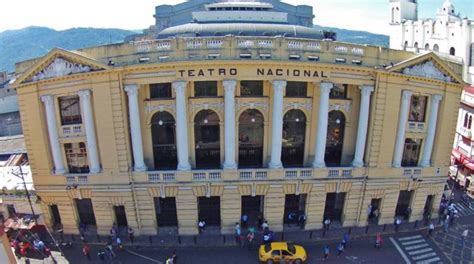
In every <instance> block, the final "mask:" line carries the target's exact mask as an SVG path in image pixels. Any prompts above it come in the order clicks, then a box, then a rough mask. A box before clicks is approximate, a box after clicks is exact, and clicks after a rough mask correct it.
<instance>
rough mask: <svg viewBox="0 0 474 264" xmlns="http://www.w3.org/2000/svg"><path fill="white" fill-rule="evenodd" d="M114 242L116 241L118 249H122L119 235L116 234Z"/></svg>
mask: <svg viewBox="0 0 474 264" xmlns="http://www.w3.org/2000/svg"><path fill="white" fill-rule="evenodd" d="M116 242H117V248H118V250H120V251H122V250H123V245H122V239H120V237H119V236H117V239H116Z"/></svg>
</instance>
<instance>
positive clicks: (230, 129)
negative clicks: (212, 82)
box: [223, 80, 237, 169]
mask: <svg viewBox="0 0 474 264" xmlns="http://www.w3.org/2000/svg"><path fill="white" fill-rule="evenodd" d="M223 84H224V90H225V95H224V100H225V121H224V131H225V135H224V140H225V141H224V142H225V148H224V150H225V154H224V157H225V161H224V169H237V163H236V162H235V97H234V95H235V86H236V85H237V81H236V80H224V81H223Z"/></svg>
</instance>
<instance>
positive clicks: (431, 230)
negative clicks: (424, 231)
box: [428, 222, 435, 237]
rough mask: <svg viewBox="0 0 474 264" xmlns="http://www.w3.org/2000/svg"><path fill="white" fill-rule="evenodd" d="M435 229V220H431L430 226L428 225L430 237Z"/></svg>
mask: <svg viewBox="0 0 474 264" xmlns="http://www.w3.org/2000/svg"><path fill="white" fill-rule="evenodd" d="M434 230H435V226H434V224H433V222H431V223H430V225H429V227H428V236H429V237H430V236H431V235H432V234H433V232H434Z"/></svg>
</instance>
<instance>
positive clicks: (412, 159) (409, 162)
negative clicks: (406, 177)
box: [402, 138, 422, 167]
mask: <svg viewBox="0 0 474 264" xmlns="http://www.w3.org/2000/svg"><path fill="white" fill-rule="evenodd" d="M421 142H422V139H412V138H407V139H406V140H405V147H404V150H403V157H402V167H414V166H417V164H418V158H419V156H420V150H421Z"/></svg>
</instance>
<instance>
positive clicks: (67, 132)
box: [61, 124, 83, 137]
mask: <svg viewBox="0 0 474 264" xmlns="http://www.w3.org/2000/svg"><path fill="white" fill-rule="evenodd" d="M61 132H62V136H63V137H72V136H79V135H82V134H83V130H82V124H75V125H66V126H61Z"/></svg>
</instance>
